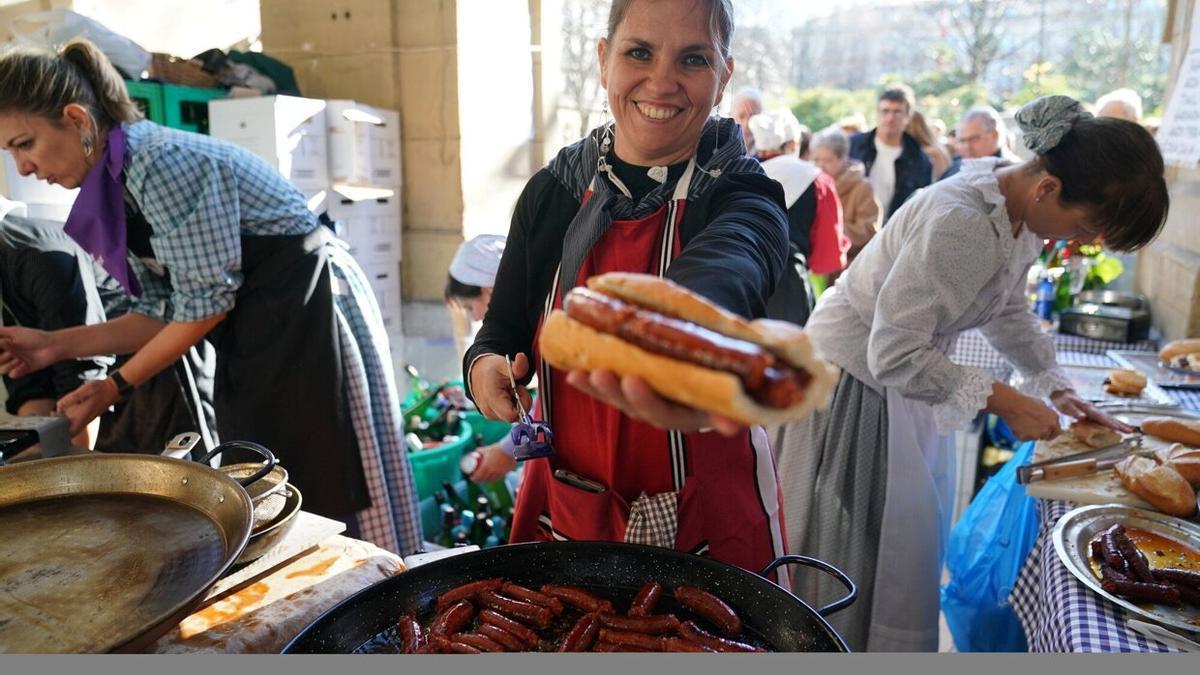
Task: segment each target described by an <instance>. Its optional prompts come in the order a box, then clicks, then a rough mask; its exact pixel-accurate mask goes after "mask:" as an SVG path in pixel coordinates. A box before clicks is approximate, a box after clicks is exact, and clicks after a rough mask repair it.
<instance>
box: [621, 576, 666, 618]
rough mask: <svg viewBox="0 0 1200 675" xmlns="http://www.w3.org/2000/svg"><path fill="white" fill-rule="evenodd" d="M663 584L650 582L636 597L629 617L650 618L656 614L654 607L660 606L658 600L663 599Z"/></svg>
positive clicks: (631, 605) (630, 606)
mask: <svg viewBox="0 0 1200 675" xmlns="http://www.w3.org/2000/svg"><path fill="white" fill-rule="evenodd" d="M662 590H663V588H662V584H660V583H658V582H657V581H648V582H646V585H645V586H642V590H640V591H638V594H637V595H636V596H634V598H633V602H632V603H630V605H629V616H649V615H650V614H653V613H654V607H655V605H657V604H658V599H659V598H660V597H662Z"/></svg>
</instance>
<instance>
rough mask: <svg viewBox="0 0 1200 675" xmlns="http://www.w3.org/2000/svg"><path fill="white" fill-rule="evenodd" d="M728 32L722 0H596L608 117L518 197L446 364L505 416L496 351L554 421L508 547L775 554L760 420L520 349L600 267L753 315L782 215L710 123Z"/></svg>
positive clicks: (778, 261)
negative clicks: (617, 544)
mask: <svg viewBox="0 0 1200 675" xmlns="http://www.w3.org/2000/svg"><path fill="white" fill-rule="evenodd" d="M732 35H733V14H732V4H731V3H730V2H728V1H727V0H617V1H615V2H613V4H612V7H611V11H610V14H609V22H608V34H607V35H606V36H605V37H604V38H603V39H602V40H600V41H599V44H597V47H596V53H597V56H598V58H599V67H600V72H601V81H602V83H603V85H604V87H605V89H607V101H608V104H609V107H610V109H611V111H612V116H613V119H612V120H611V121H609V122H606V123H605V124H603V125H602V126H600V127H599V128H597V129H594V130H593V131H592V132H591V133H590V134H589V135H588V136H587V137H586V138H583V139H581V140H580V141H579V142H577V143H574V144H573V145H571V146H569V147H567V148H564V149H563V150H561V151H560V152H559V153H558V156H557V157H555V159H554V160H553V161H552V162H551V163H550V164H549V165H548V166H547V167H545V168H544V169H542V170H541V171H540V172H538V173H537V175H535V176H534V177H533V179H532V180H531V181H530V182H529V184H528V185H527V186H526V188H525V191H524V193H523V194H522V195H521V198H520V200H519V201H518V203H517V207H516V211H515V213H514V215H513V220H512V227H511V229H510V231H509V236H508V239H507V243H506V245H505V249H504V257H503V259H502V260H501V262H500V269H499V273H498V275H497V277H496V285H495V288H494V289H493V293H492V300H491V304H490V305H489V307H488V311H487V315H486V316H485V317H484V321H483V327H482V328H481V329H480V331H479V335H478V336H477V337H476V340H475V343H474V345H472V347H471V349H470V350H468V352H467V355H466V357H465V359H464V363H463V365H464V381H465V382H466V383H467V384H468V386H469V393H470V394H471V395H472V396H473V398H474V399H475V401H476V403H478V404H479V408H480V410H481V411H483V413H484V414H485V415H487V416H489V417H491V418H500V419H506V420H509V421H513V420H515V418H516V414H517V411H516V409H515V406H514V404H513V399H512V393H511V389H510V388H509V371H508V366H507V358H508V357H515V358H513V359H512V362H513V370H514V372H515V375H516V376H517V377H519V378H524V379H528V378H529V377H530V376H531V374H532V369H531V368H530V367H529V364H531V363H532V364H533V367H534V368H537V369H538V383H539V388H540V393H539V399H538V406H537V408H538V409H537V411H536V415H537V416H540V418H541V419H542V420H543V421H545V422H547V423H549V424H551V425H553V426H554V439H555V440H554V446H555V449H556V450H557V455H555V456H554V457H550V458H546V459H538V460H532V461H530V462H529V465H528V466H527V467H526V473H525V479H524V480H525V482H524V483H523V485H522V487H521V491H520V493H519V496H518V498H517V504H516V510H515V514H514V520H513V529H512V540H513V541H514V542H520V541H531V540H543V539H588V540H610V541H613V540H615V541H621V540H624V541H631V542H638V543H646V544H653V545H658V546H665V547H669V548H675V549H678V550H683V551H690V552H694V553H705V554H708V555H712V556H713V557H715V558H717V559H720V560H723V561H725V562H729V563H732V564H735V565H739V566H742V567H744V568H747V569H752V570H757V569H761V568H762V567H763V566H764V565H766V563H767V562H769V561H770V560H771V559H772V558H773V557H774V556H777V555H779V554H781V553H782V552H783V529H782V523H781V522H780V521H779V518H778V515H777V514H778V513H779V508H780V507H779V499H778V498H779V495H778V491H777V490H776V486H775V472H774V468H773V462H772V458H771V452H770V449H769V448H768V447H767V444H766V433H765V431H764V430H763V429H762V428H761V427H755V428H752V429H746V428H745V427H741V426H740V425H739V424H737V423H734V422H732V421H731V420H728V419H724V418H721V417H717V416H712V415H709V414H707V413H702V412H700V411H698V410H695V409H692V408H688V407H685V406H682V405H679V404H676V403H673V402H670V401H668V400H666V399H664V398H661V397H660V396H658V395H657V394H655V393H654V392H653V390H651V389H650V388H649V386H648V385H647V384H646V382H645V381H643V380H642V379H640V378H637V377H624V378H619V377H617V376H616V375H615V374H614V373H612V372H610V371H594V372H590V373H589V372H584V371H572V372H563V371H560V370H557V369H553V368H550V367H549V366H548V365H547V364H546V363H544V362H542V360H541V359H540V357H539V354H538V352H537V350H536V349H535V345H536V343H537V341H536V339H535V338H536V336H537V335H538V333H539V332H540V331H541V330H542V327H543V323H542V322H543V319H544V317H545V316H547V315H549V314H550V312H551V310H554V309H558V308H561V307H562V299H563V296H564V294H565V293H566V292H567V291H568V290H570V289H571V288H573V287H575V286H578V285H581V284H583V283H584V282H585V281H586V280H587V279H588V278H589V277H592V276H594V275H598V274H602V273H605V272H638V273H642V274H654V275H658V276H663V277H666V278H669V279H670V280H672V281H674V282H676V283H677V284H679V285H681V286H683V287H684V288H687V289H689V290H691V291H693V292H695V293H697V294H699V295H701V296H703V297H705V298H707V299H708V300H710V301H712V302H714V303H716V304H717V305H720V306H721V307H723V308H725V309H727V310H730V311H733V312H734V313H736V314H739V315H741V316H743V317H747V318H752V319H753V318H759V317H763V316H764V315H765V313H766V306H767V300H768V298H770V297H771V295H772V294H773V292H774V291H775V285H776V281H777V280H778V279H779V278H780V277H781V275H782V273H783V268H784V261H785V258H786V256H787V253H788V240H787V224H786V216H785V214H784V207H783V193H782V190H781V188H780V187H779V185H778V183H775V182H773V181H771V180H769V179H768V178H767V177H766V176H765V175H764V174H763V173H762V169H761V168H760V167H759V165H758V163H757V162H756V161H754V160H753V159H751V158H748V157H746V151H745V145H744V143H743V141H742V134H741V133H740V131H739V130H738V127H737V125H736V124H735V123H734V122H733V120H730V119H723V118H718V117H714V116H712V115H713V109H714V107H715V106H716V105H717V103H718V102H719V101H720V100H721V97H722V96H723V94H724V91H725V86H726V83H727V82H728V81H729V78H730V75H731V74H732V72H733V69H734V59H733V56H732V55H731V54H730V53H729V44H730V39H731V37H732ZM714 429H717V430H720V433H718V432H717V431H714ZM722 434H728V437H727V436H724V435H722ZM560 470H561V471H560ZM559 475H574V476H580V477H583V478H585V479H587V480H589V481H592V482H593V483H596V484H599V485H600V486H602V488H603V489H602V490H600V491H596V492H594V491H585V490H580V489H579V488H578V487H575V486H574V485H572V484H569V483H565V482H561V481H560V480H559V479H558V478H556V476H559ZM782 581H785V582H786V580H782Z"/></svg>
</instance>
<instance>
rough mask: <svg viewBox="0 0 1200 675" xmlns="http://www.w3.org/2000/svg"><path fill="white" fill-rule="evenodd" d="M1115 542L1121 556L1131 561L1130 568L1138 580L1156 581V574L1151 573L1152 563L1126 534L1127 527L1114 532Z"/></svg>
mask: <svg viewBox="0 0 1200 675" xmlns="http://www.w3.org/2000/svg"><path fill="white" fill-rule="evenodd" d="M1117 527H1119V526H1117ZM1114 529H1115V528H1114ZM1113 543H1115V544H1116V545H1117V550H1118V551H1120V552H1121V557H1122V558H1125V561H1126V562H1128V563H1129V569H1130V570H1132V571H1133V576H1134V577H1136V578H1137V580H1138V581H1143V582H1147V583H1154V575H1153V574H1151V573H1150V565H1149V564H1148V563H1147V562H1146V557H1145V556H1144V555H1142V552H1141V551H1139V550H1138V547H1137V544H1135V543H1133V540H1132V539H1130V538H1129V537H1128V536H1126V534H1125V528H1121V529H1120V530H1115V531H1114V532H1113Z"/></svg>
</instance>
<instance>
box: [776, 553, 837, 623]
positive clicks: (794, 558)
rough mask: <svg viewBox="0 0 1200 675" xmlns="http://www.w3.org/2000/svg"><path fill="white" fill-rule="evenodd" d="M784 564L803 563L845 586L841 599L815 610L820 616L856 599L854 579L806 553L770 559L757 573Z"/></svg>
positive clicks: (827, 614) (835, 610)
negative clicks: (844, 593) (844, 592)
mask: <svg viewBox="0 0 1200 675" xmlns="http://www.w3.org/2000/svg"><path fill="white" fill-rule="evenodd" d="M784 565H804V566H805V567H812V568H815V569H818V570H821V571H822V572H824V573H826V574H828V575H829V576H831V577H833V578H834V579H837V580H838V581H839V582H841V584H842V585H843V586H845V587H846V595H845V596H844V597H843V598H842V599H840V600H835V601H834V602H831V603H829V604H828V605H825V606H824V607H822V608H820V609H818V610H817V614H820V615H821V616H829V615H830V614H833V613H834V612H837V611H840V610H843V609H846V608H847V607H849V606H850V605H853V604H854V601H855V600H856V599H858V586H856V585H855V583H854V581H853V580H851V579H850V577H848V576H846V573H845V572H843V571H841V570H839V569H838V568H836V567H834V566H833V565H830V564H829V563H827V562H825V561H824V560H817V559H816V558H810V557H808V556H806V555H785V556H780V557H778V558H776V559H775V560H772V561H771V563H770V564H769V565H767V566H766V567H764V568H763V571H761V572H759V573H758V574H759V576H764V577H765V576H767V575H768V574H770V573H771V572H774V571H775V570H776V569H778V568H780V567H783V566H784Z"/></svg>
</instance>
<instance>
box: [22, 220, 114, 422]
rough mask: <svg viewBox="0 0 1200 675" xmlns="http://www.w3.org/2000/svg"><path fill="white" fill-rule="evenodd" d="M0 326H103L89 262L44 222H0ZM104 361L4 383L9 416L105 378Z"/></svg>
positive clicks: (57, 227)
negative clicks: (0, 321)
mask: <svg viewBox="0 0 1200 675" xmlns="http://www.w3.org/2000/svg"><path fill="white" fill-rule="evenodd" d="M0 284H2V285H3V286H2V291H0V295H2V296H3V300H4V325H6V326H25V327H27V328H37V329H40V330H57V329H60V328H69V327H71V326H80V325H84V324H90V323H100V322H102V321H104V310H103V309H102V308H101V305H100V297H99V295H98V294H97V292H96V283H95V277H94V276H93V269H92V262H91V258H89V257H88V255H87V254H86V253H84V252H83V251H82V250H81V249H79V247H78V246H76V245H75V242H74V241H72V240H71V238H70V237H68V236H67V235H66V234H65V233H64V232H63V230H62V225H61V224H58V223H52V222H49V221H40V220H35V219H30V218H22V217H20V216H16V215H13V214H8V215H6V216H5V217H4V219H3V221H2V222H0ZM111 363H112V359H111V358H108V357H93V358H87V359H72V360H67V361H60V362H59V363H56V364H54V365H52V366H50V367H49V368H46V369H45V370H41V371H38V372H36V373H32V374H30V375H26V376H25V377H21V378H10V377H8V376H5V377H4V386H5V388H6V389H7V391H8V401H7V402H6V403H5V407H6V408H7V410H8V412H9V413H10V414H13V415H15V414H17V411H18V410H19V409H20V407H21V406H22V405H24V404H25V403H27V402H29V401H32V400H36V399H58V398H59V397H61V396H63V395H65V394H68V393H70V392H71V391H73V390H74V389H75V388H76V387H78V386H79V385H80V384H81V383H82V382H83V381H85V380H91V379H100V378H103V377H104V376H105V366H106V365H108V364H111Z"/></svg>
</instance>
